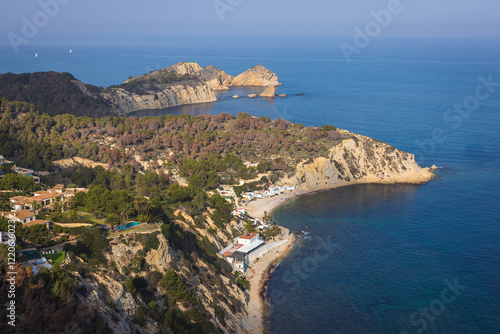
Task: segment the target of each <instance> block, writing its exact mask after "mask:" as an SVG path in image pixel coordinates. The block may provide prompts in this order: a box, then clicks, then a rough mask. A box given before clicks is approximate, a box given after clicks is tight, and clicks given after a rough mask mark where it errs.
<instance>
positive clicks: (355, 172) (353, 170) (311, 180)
mask: <svg viewBox="0 0 500 334" xmlns="http://www.w3.org/2000/svg"><path fill="white" fill-rule="evenodd" d="M340 131H341V132H342V134H343V135H344V138H346V137H349V136H350V137H351V138H350V139H343V140H342V141H341V142H340V143H338V144H337V145H335V146H334V147H332V149H331V150H330V152H329V156H328V157H319V158H316V159H314V160H309V161H303V162H302V163H300V164H299V165H298V166H297V169H296V173H295V175H294V176H293V177H292V178H290V181H291V182H294V183H295V184H296V185H297V187H298V188H299V189H304V190H320V189H328V188H335V187H340V186H346V185H351V184H358V183H388V184H397V183H408V184H422V183H425V182H428V181H430V180H431V179H432V178H433V177H434V174H432V173H431V172H430V171H429V170H428V169H424V168H421V167H420V166H419V165H418V164H417V163H416V162H415V157H414V155H413V154H410V153H407V152H403V151H400V150H398V149H396V148H394V147H393V146H391V145H389V144H385V143H382V142H380V141H377V140H374V139H371V138H368V137H365V136H361V135H356V134H352V133H349V132H348V131H343V130H340ZM346 135H348V136H346Z"/></svg>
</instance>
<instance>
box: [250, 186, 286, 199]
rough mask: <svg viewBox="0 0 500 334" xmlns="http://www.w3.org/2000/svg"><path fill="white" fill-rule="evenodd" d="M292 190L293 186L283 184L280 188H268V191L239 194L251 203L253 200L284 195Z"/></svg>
mask: <svg viewBox="0 0 500 334" xmlns="http://www.w3.org/2000/svg"><path fill="white" fill-rule="evenodd" d="M293 190H295V184H285V185H281V186H270V187H269V188H268V189H266V190H264V191H253V192H247V193H243V194H241V196H242V197H243V198H246V199H247V200H249V201H251V200H252V199H254V198H264V197H272V196H275V195H279V194H281V193H284V192H285V191H293Z"/></svg>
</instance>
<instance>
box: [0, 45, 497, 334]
mask: <svg viewBox="0 0 500 334" xmlns="http://www.w3.org/2000/svg"><path fill="white" fill-rule="evenodd" d="M346 41H347V42H349V40H348V39H347V40H346ZM338 42H339V41H333V40H326V39H325V40H314V41H306V40H300V41H297V42H296V43H294V41H293V40H287V41H282V42H280V43H270V42H269V41H267V42H266V43H263V44H262V45H259V44H258V43H254V44H253V45H252V46H246V45H245V43H244V41H239V42H237V43H235V44H234V45H230V44H229V43H224V45H221V46H208V45H204V46H200V47H198V46H196V45H185V46H175V47H169V46H144V45H142V46H134V45H128V46H88V45H86V46H75V45H66V46H36V45H28V46H26V47H25V48H24V49H22V50H21V52H20V53H19V54H14V53H13V52H12V49H10V48H8V47H0V72H1V73H3V72H15V73H22V72H34V71H48V70H54V71H61V72H62V71H66V72H70V73H72V74H74V75H75V77H77V78H78V79H80V80H82V81H83V82H84V83H90V84H94V85H97V86H109V85H112V84H118V83H121V82H123V81H124V80H125V79H126V78H127V77H128V76H129V75H133V76H135V75H140V74H143V73H146V72H148V71H150V70H154V69H159V68H163V67H166V66H169V65H171V64H173V63H176V62H178V61H195V62H198V63H200V64H201V65H202V66H206V65H210V64H211V65H215V66H217V67H219V68H221V69H223V70H224V71H226V72H227V73H229V74H232V75H237V74H239V73H241V72H243V71H244V70H246V69H248V68H250V67H252V66H254V65H256V64H262V65H264V66H266V67H268V68H269V69H271V70H272V71H274V72H275V73H277V75H278V77H279V80H280V82H281V83H282V86H281V87H280V88H279V90H278V93H286V94H287V95H289V97H287V98H276V99H275V100H269V99H239V100H234V99H232V98H230V96H231V95H234V94H238V95H246V94H248V93H250V92H254V91H256V90H255V89H238V90H232V91H230V92H222V93H219V98H220V100H219V101H218V102H215V103H208V104H201V105H194V106H186V107H177V108H172V109H168V110H161V111H140V112H136V113H134V115H135V116H148V115H159V114H165V113H172V114H182V113H188V114H191V115H199V114H206V113H210V114H217V113H221V112H225V113H233V114H237V113H238V112H248V113H250V114H252V115H257V116H260V115H264V116H267V117H271V118H284V119H286V120H290V121H292V122H297V123H302V124H304V125H306V126H308V125H312V126H319V125H323V124H333V125H335V126H337V127H339V128H343V129H348V130H350V131H353V132H356V133H360V134H363V135H367V136H370V137H374V138H377V139H379V140H382V141H384V142H388V143H390V144H392V145H394V146H395V147H397V148H399V149H402V150H405V151H408V152H412V153H414V154H415V155H416V159H417V162H418V163H420V164H421V165H423V166H430V165H436V166H438V167H439V169H438V171H437V172H436V174H437V178H436V179H435V180H433V181H431V182H430V183H428V184H425V185H422V186H412V185H397V186H393V185H358V186H352V187H346V188H341V189H336V190H331V191H326V192H321V193H316V194H313V195H309V196H306V197H302V198H299V199H296V200H294V201H291V202H289V203H287V204H285V205H283V206H281V207H279V208H278V209H276V210H275V211H274V220H275V221H276V222H277V223H278V224H280V225H283V226H286V227H288V228H290V229H291V230H292V231H294V232H297V233H299V234H300V235H301V237H300V240H299V242H298V244H297V246H296V247H295V248H294V249H293V250H292V252H291V253H290V255H289V256H288V257H287V258H285V259H284V260H283V261H282V262H281V263H280V265H279V266H278V268H277V269H276V270H275V271H274V272H273V274H272V277H271V280H270V283H269V295H270V300H269V302H270V316H269V321H268V332H269V333H400V334H401V333H405V334H407V333H500V316H499V310H500V250H499V246H500V131H499V126H500V41H499V40H486V39H485V40H402V39H401V40H397V39H392V40H387V39H382V38H380V39H379V40H374V41H372V43H371V44H370V45H369V46H368V47H366V48H365V49H362V50H361V53H360V54H356V55H354V56H353V61H352V62H351V63H347V62H346V61H345V59H344V58H343V56H342V53H341V52H340V49H339V47H338ZM70 48H71V49H72V50H73V52H72V53H71V54H70V53H69V49H70ZM35 53H37V54H38V58H35V57H34V54H35ZM294 94H304V95H294ZM302 231H304V232H305V233H302Z"/></svg>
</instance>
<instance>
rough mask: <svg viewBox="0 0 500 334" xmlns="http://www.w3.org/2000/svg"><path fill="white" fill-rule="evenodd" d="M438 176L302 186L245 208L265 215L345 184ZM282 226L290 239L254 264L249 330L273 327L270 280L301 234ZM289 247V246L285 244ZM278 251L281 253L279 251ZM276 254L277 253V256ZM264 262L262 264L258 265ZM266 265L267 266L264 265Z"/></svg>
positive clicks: (250, 295)
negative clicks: (295, 200) (268, 296)
mask: <svg viewBox="0 0 500 334" xmlns="http://www.w3.org/2000/svg"><path fill="white" fill-rule="evenodd" d="M433 178H434V177H431V178H429V179H428V180H427V181H425V182H395V183H394V182H387V183H385V182H362V183H352V184H343V185H335V186H329V187H321V188H316V189H312V190H304V189H298V190H295V191H293V192H289V193H284V194H281V195H276V196H273V197H266V198H262V199H258V200H256V201H253V202H250V203H249V204H248V205H246V206H245V209H246V210H247V212H248V213H249V215H251V216H253V217H256V218H262V217H263V216H264V212H266V211H267V214H268V215H269V214H271V213H272V212H273V211H274V210H275V209H277V208H278V207H280V206H281V205H283V204H285V203H288V202H290V201H292V200H294V199H297V198H300V197H304V196H308V195H312V194H316V193H319V192H324V191H328V190H333V189H337V188H342V187H348V186H353V185H358V184H392V185H397V184H402V185H403V184H406V185H411V184H413V185H415V186H417V185H422V184H425V183H428V182H430V181H431V180H432V179H433ZM277 226H279V228H280V229H281V230H283V231H286V233H287V236H288V240H289V241H288V242H287V243H285V244H283V245H280V246H278V247H277V248H276V249H273V250H272V251H270V252H269V253H267V254H266V255H265V256H264V257H263V258H262V261H259V262H260V263H255V262H254V263H253V264H252V266H251V267H252V269H250V270H251V272H250V270H249V273H248V279H249V281H250V290H249V297H250V298H249V301H248V303H247V309H248V311H247V318H246V319H245V320H246V321H245V320H243V324H244V326H243V327H244V329H245V331H246V332H247V333H267V330H268V326H269V306H270V305H269V304H268V303H267V288H268V285H269V280H270V279H271V274H272V272H273V271H274V269H275V268H276V267H277V265H278V264H279V262H280V261H281V260H282V259H284V258H285V257H286V256H287V255H288V254H289V253H290V251H291V250H292V248H293V247H294V246H295V245H296V243H297V241H298V236H296V235H294V234H293V233H290V231H289V230H288V229H287V228H285V227H283V226H280V225H277ZM283 246H286V247H283ZM276 253H278V254H276ZM273 255H274V256H273ZM257 264H260V266H257ZM263 265H264V268H262V267H263Z"/></svg>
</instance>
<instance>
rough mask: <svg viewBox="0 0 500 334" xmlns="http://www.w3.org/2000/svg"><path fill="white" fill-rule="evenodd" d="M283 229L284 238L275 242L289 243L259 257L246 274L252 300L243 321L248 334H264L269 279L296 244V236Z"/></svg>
mask: <svg viewBox="0 0 500 334" xmlns="http://www.w3.org/2000/svg"><path fill="white" fill-rule="evenodd" d="M281 229H282V230H283V231H284V234H283V238H282V239H281V238H280V237H278V238H277V239H276V240H274V241H280V240H286V239H288V241H287V242H285V243H283V244H281V245H279V246H278V247H276V248H273V249H272V250H270V251H269V252H267V253H266V254H265V255H263V256H261V257H259V261H254V262H252V263H251V264H250V268H249V269H248V270H247V273H246V278H247V279H248V281H249V282H250V289H249V290H248V294H249V297H250V298H249V301H248V304H247V311H248V315H247V317H246V319H243V324H242V325H243V326H242V327H243V328H244V329H245V330H246V331H247V333H259V334H260V333H264V321H265V317H266V311H267V308H266V306H267V305H266V300H265V298H266V290H267V283H268V281H269V277H270V275H271V272H272V270H273V269H274V268H275V267H276V265H277V263H278V262H279V261H280V260H281V259H282V258H283V257H285V256H286V254H287V253H288V252H289V251H290V250H291V249H292V247H293V245H294V242H295V236H294V235H293V234H292V235H289V231H288V229H286V228H283V227H282V228H281Z"/></svg>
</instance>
